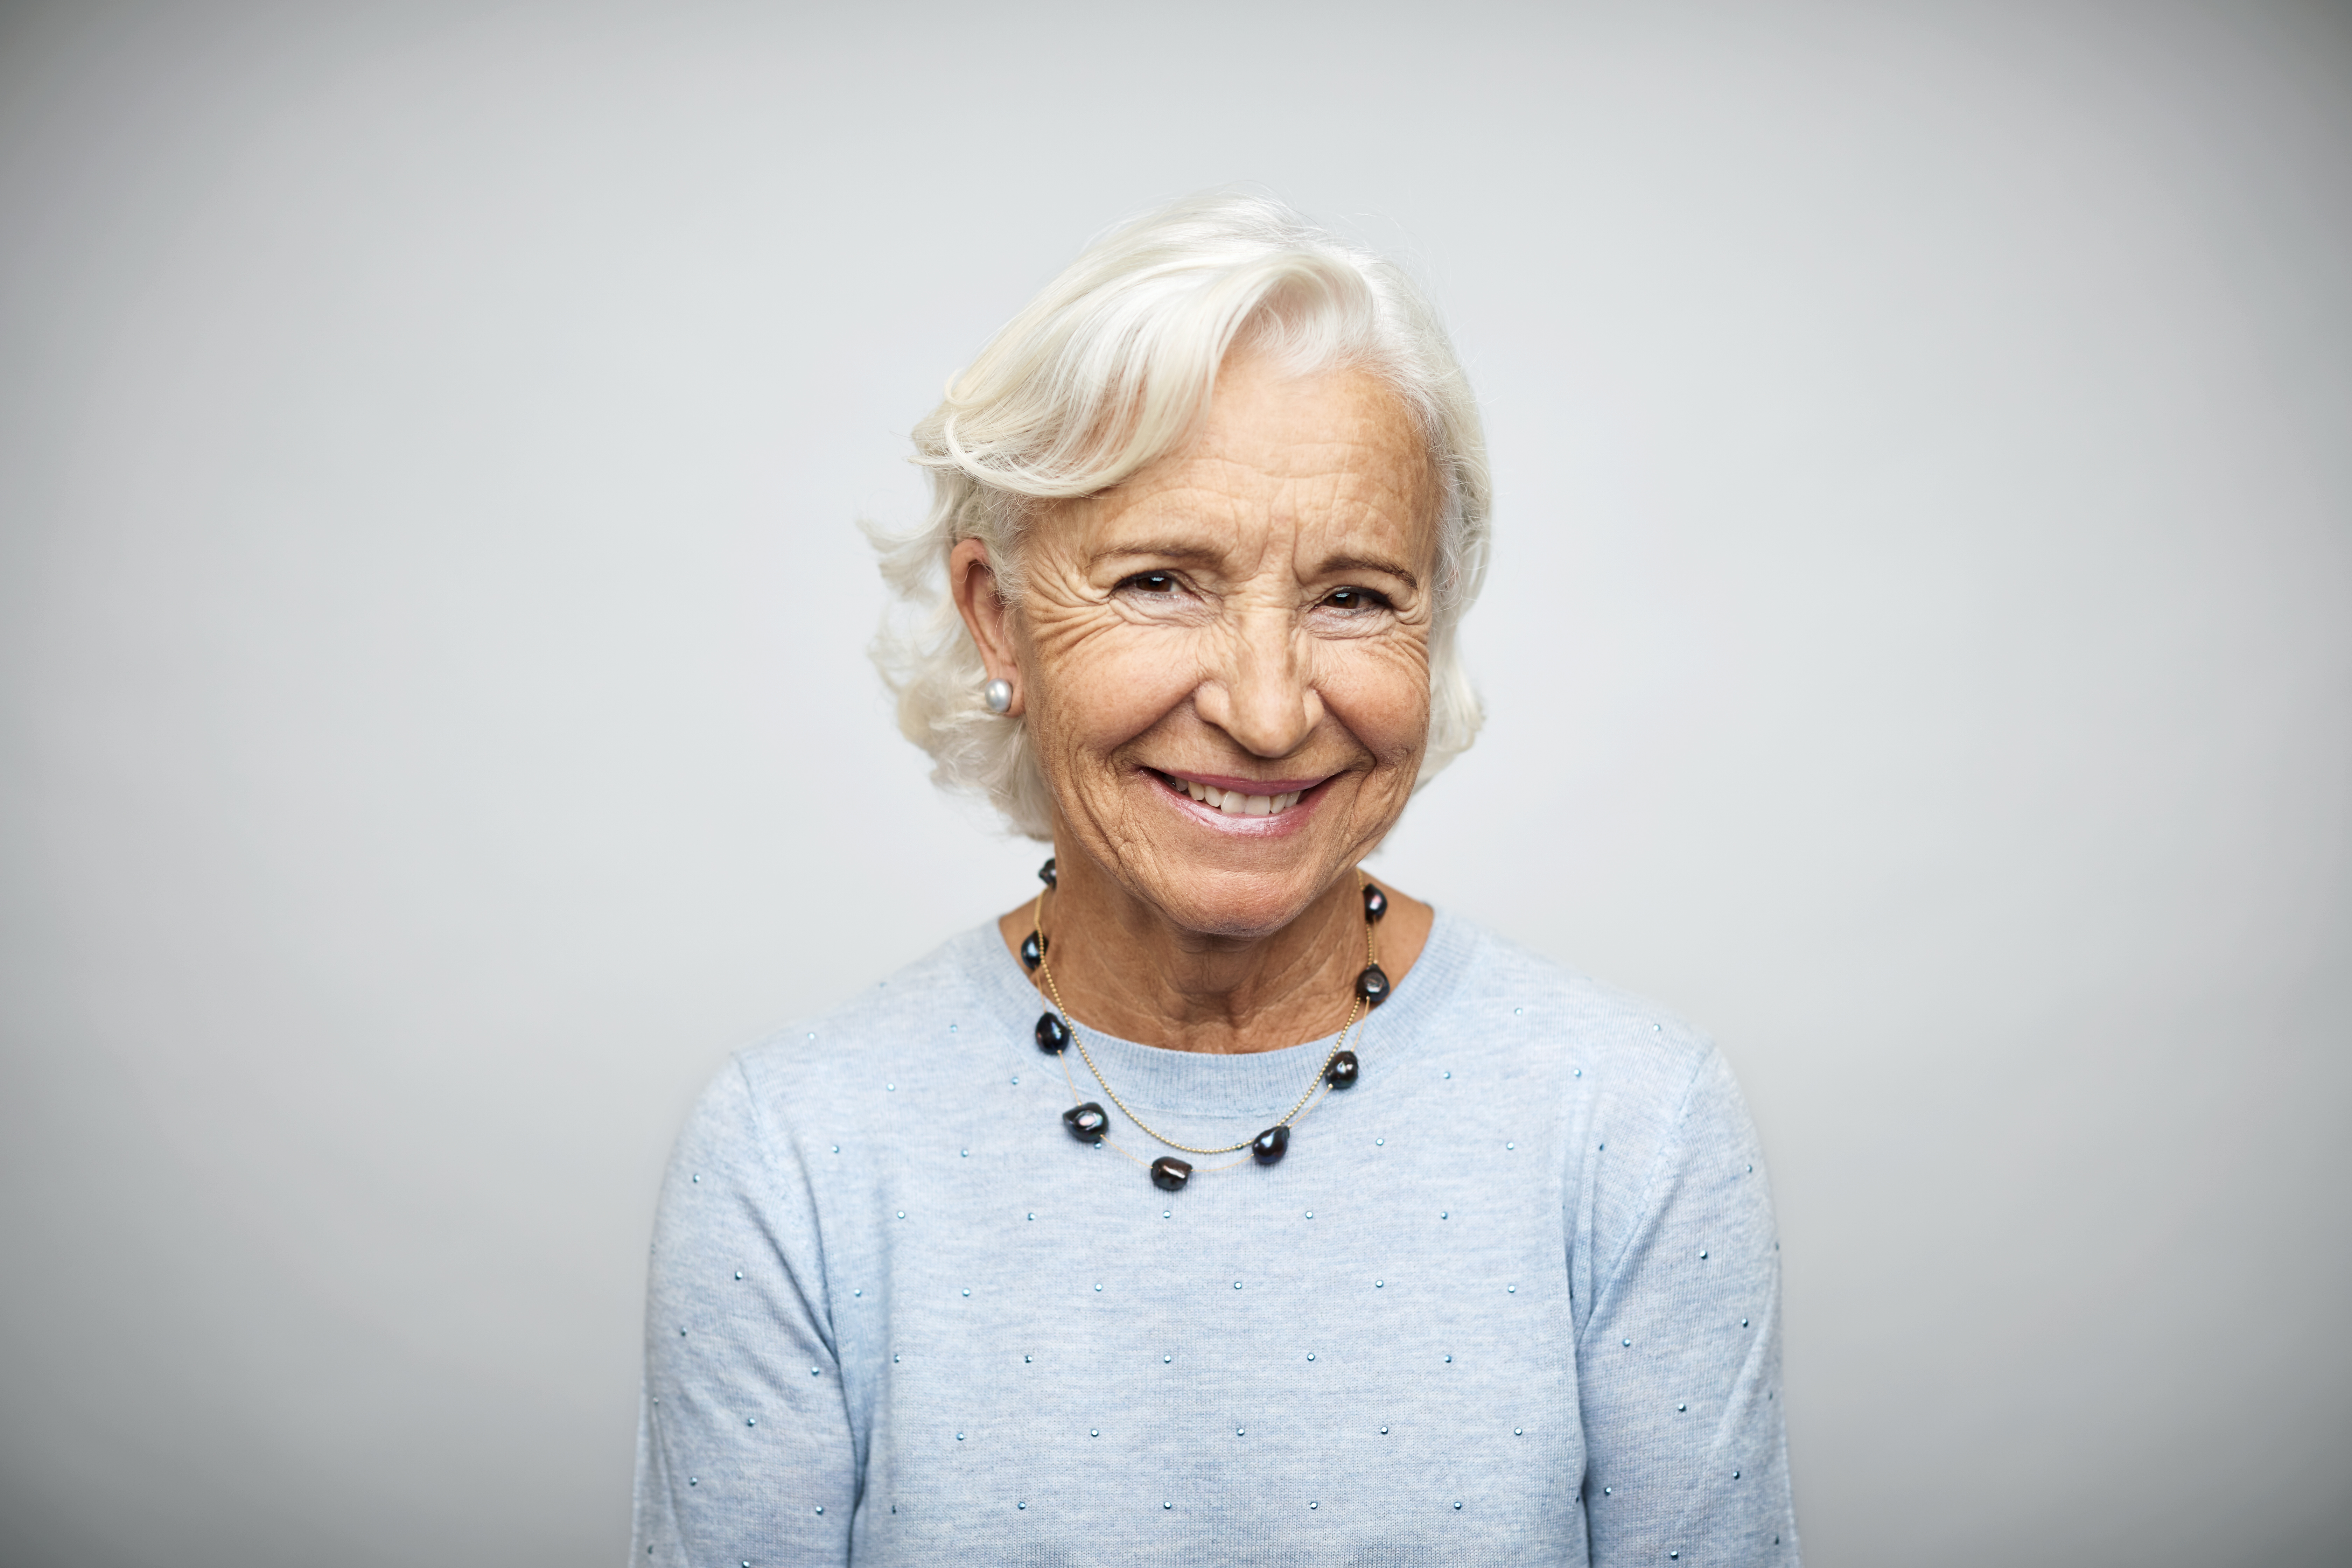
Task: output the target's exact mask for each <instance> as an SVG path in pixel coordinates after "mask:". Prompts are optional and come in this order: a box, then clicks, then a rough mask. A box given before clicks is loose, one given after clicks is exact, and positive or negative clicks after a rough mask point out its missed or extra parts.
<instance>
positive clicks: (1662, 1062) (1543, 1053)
mask: <svg viewBox="0 0 2352 1568" xmlns="http://www.w3.org/2000/svg"><path fill="white" fill-rule="evenodd" d="M1441 934H1442V935H1443V936H1444V942H1443V944H1442V948H1441V943H1440V942H1439V941H1438V940H1437V937H1438V936H1439V935H1441ZM1431 948H1432V956H1435V957H1437V958H1438V959H1439V961H1440V962H1441V963H1443V964H1444V965H1445V967H1446V968H1447V970H1448V971H1450V973H1446V974H1445V975H1444V980H1445V981H1448V982H1450V983H1451V984H1450V987H1438V988H1450V989H1451V990H1452V991H1453V993H1454V1006H1455V1007H1456V1008H1459V1009H1463V1010H1465V1012H1466V1013H1468V1014H1470V1015H1472V1016H1477V1017H1478V1018H1479V1019H1480V1020H1481V1021H1482V1023H1483V1024H1484V1026H1485V1028H1484V1030H1483V1031H1482V1032H1484V1033H1486V1034H1487V1035H1488V1037H1490V1038H1492V1039H1494V1040H1495V1041H1496V1046H1497V1047H1498V1048H1499V1049H1501V1050H1502V1051H1504V1052H1505V1053H1506V1054H1507V1055H1509V1056H1512V1057H1516V1058H1519V1059H1520V1060H1521V1061H1522V1062H1523V1063H1524V1064H1525V1065H1527V1066H1528V1067H1539V1068H1546V1069H1558V1070H1559V1071H1561V1072H1563V1073H1564V1074H1566V1075H1567V1076H1568V1078H1569V1079H1570V1082H1582V1083H1583V1084H1584V1085H1585V1086H1586V1087H1590V1088H1601V1087H1608V1088H1611V1089H1615V1090H1618V1091H1621V1092H1631V1091H1636V1090H1646V1091H1648V1092H1650V1093H1654V1094H1664V1095H1668V1096H1676V1095H1678V1094H1679V1093H1681V1092H1682V1091H1685V1090H1686V1089H1688V1088H1689V1086H1690V1085H1691V1084H1692V1083H1693V1081H1694V1080H1695V1079H1697V1078H1698V1077H1699V1076H1700V1075H1701V1074H1702V1073H1703V1072H1705V1071H1706V1070H1707V1069H1708V1068H1710V1067H1711V1066H1714V1065H1716V1064H1719V1062H1720V1060H1721V1055H1720V1053H1719V1052H1718V1051H1717V1049H1716V1046H1715V1042H1714V1041H1713V1040H1712V1039H1710V1038H1709V1037H1707V1036H1706V1034H1705V1033H1703V1032H1701V1031H1700V1030H1698V1029H1697V1028H1695V1027H1693V1026H1691V1025H1689V1024H1687V1023H1685V1021H1684V1020H1682V1019H1681V1018H1679V1017H1677V1016H1675V1015H1674V1014H1673V1013H1672V1012H1670V1011H1668V1010H1667V1009H1666V1008H1664V1007H1663V1006H1661V1005H1658V1004H1657V1003H1655V1002H1652V1001H1650V1000H1649V999H1647V998H1645V997H1643V996H1639V995H1636V994H1633V993H1632V992H1629V991H1622V990H1620V989H1618V988H1617V987H1615V986H1613V985H1609V984H1603V983H1602V982H1601V981H1598V980H1595V979H1593V978H1592V977H1591V976H1590V975H1587V974H1584V973H1580V972H1579V971H1577V970H1575V969H1572V968H1570V966H1568V965H1567V964H1564V963H1559V961H1558V960H1556V959H1552V958H1548V957H1546V956H1545V955H1543V954H1542V953H1539V952H1535V951H1533V950H1532V949H1529V948H1527V947H1524V946H1522V945H1520V944H1519V943H1517V942H1513V941H1512V940H1510V939H1509V938H1508V937H1506V936H1502V935H1500V934H1498V933H1497V932H1495V931H1489V930H1487V929H1486V928H1485V927H1483V926H1480V925H1476V924H1475V923H1473V922H1472V921H1467V920H1465V919H1463V918H1461V917H1460V916H1457V915H1452V914H1448V915H1446V916H1444V918H1443V919H1442V921H1441V922H1440V928H1439V931H1438V932H1434V933H1433V940H1432V942H1431ZM1415 967H1416V969H1418V967H1419V965H1416V966H1415ZM1433 989H1437V988H1433ZM1400 991H1402V987H1400Z"/></svg>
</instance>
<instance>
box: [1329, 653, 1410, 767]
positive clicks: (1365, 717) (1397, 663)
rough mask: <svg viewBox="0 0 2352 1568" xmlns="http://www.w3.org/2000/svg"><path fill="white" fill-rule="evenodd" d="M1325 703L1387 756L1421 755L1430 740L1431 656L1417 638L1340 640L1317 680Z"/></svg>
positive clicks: (1358, 736) (1391, 758) (1372, 748)
mask: <svg viewBox="0 0 2352 1568" xmlns="http://www.w3.org/2000/svg"><path fill="white" fill-rule="evenodd" d="M1317 685H1318V688H1319V689H1321V691H1322V693H1323V702H1324V706H1325V707H1327V708H1328V709H1329V710H1330V711H1331V714H1332V716H1333V717H1334V718H1336V719H1338V720H1339V721H1340V722H1341V723H1342V724H1344V725H1346V726H1347V728H1348V730H1349V733H1351V734H1353V735H1354V736H1355V737H1356V739H1357V740H1358V741H1359V742H1361V743H1362V745H1363V746H1364V748H1365V749H1366V750H1368V751H1370V752H1372V753H1373V754H1374V755H1375V756H1378V757H1379V758H1380V759H1381V761H1383V762H1403V761H1407V760H1409V759H1412V758H1415V757H1418V756H1419V755H1420V753H1421V752H1422V750H1423V747H1424V746H1425V745H1426V744H1427V743H1428V740H1429V661H1428V658H1426V657H1425V655H1424V653H1423V649H1422V648H1421V647H1419V646H1418V644H1416V643H1405V642H1385V641H1384V642H1381V643H1367V644H1339V645H1336V646H1335V647H1334V648H1333V650H1332V654H1331V657H1329V658H1327V659H1326V660H1325V668H1324V669H1323V671H1322V674H1321V679H1319V680H1318V682H1317Z"/></svg>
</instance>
